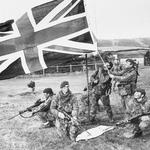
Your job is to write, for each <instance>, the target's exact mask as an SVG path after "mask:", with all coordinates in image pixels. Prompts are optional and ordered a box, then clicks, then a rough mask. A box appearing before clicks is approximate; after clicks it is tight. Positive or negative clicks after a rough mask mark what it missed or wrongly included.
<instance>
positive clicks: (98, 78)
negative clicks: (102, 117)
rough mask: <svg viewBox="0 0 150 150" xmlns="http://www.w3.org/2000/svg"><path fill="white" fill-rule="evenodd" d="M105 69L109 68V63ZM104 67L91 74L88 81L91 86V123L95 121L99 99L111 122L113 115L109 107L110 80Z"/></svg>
mask: <svg viewBox="0 0 150 150" xmlns="http://www.w3.org/2000/svg"><path fill="white" fill-rule="evenodd" d="M106 65H107V68H108V69H109V68H111V66H110V65H109V63H106ZM107 68H106V67H100V68H99V70H97V71H95V72H94V74H92V76H91V78H90V81H91V84H92V86H93V89H92V98H91V109H90V111H91V112H90V115H91V122H93V121H95V117H96V112H97V109H98V105H99V99H100V100H101V102H102V104H103V106H104V109H105V110H106V112H107V115H108V118H109V120H110V121H111V122H113V113H112V109H111V106H110V98H109V95H110V93H111V78H110V77H109V75H108V70H107Z"/></svg>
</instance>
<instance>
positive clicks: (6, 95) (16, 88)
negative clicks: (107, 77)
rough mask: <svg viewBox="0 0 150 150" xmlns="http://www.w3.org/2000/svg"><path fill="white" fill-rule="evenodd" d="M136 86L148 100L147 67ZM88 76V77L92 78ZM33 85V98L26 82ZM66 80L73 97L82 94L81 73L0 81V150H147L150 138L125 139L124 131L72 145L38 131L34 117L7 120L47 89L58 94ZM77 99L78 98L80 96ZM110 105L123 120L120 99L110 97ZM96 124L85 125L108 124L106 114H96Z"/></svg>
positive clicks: (49, 130)
mask: <svg viewBox="0 0 150 150" xmlns="http://www.w3.org/2000/svg"><path fill="white" fill-rule="evenodd" d="M139 72H140V76H139V80H138V86H140V87H143V88H145V89H146V92H147V95H148V96H149V97H150V90H149V87H150V80H149V74H150V69H149V67H141V68H140V71H139ZM91 73H92V72H90V73H89V74H91ZM31 80H34V81H35V82H36V94H35V95H34V94H32V93H31V92H30V89H28V87H27V83H29V81H31ZM63 80H68V81H69V82H70V88H71V90H72V92H73V93H82V92H83V88H84V87H85V86H86V75H85V74H84V73H74V74H64V75H50V76H47V77H43V78H38V77H36V78H32V79H31V78H15V79H10V80H4V81H0V89H1V90H0V97H1V99H0V150H63V149H65V150H70V149H71V150H80V149H86V150H149V147H150V134H148V133H145V136H143V137H142V138H138V139H125V138H123V137H122V136H121V135H122V133H123V132H124V129H123V128H116V129H115V130H113V131H110V132H107V133H105V134H103V135H102V136H99V137H97V138H95V139H91V140H89V141H80V142H78V143H72V142H71V141H70V140H69V139H68V138H66V139H61V138H60V137H59V136H58V135H57V134H56V130H55V128H47V129H39V126H40V123H41V122H40V120H39V119H38V118H37V117H33V118H28V119H24V118H21V117H20V116H18V117H16V118H14V119H12V120H8V118H10V117H12V116H13V115H16V114H18V111H19V110H23V109H25V108H26V107H28V106H30V105H32V104H33V103H34V102H35V101H36V100H37V99H38V98H39V97H41V94H42V90H43V89H44V88H46V87H51V88H53V90H54V92H55V93H57V92H58V91H59V85H60V83H61V81H63ZM79 95H80V94H79ZM111 105H112V108H113V113H114V117H115V120H116V122H117V121H118V120H119V119H120V118H121V117H122V112H121V108H120V100H119V97H118V96H117V95H116V94H114V93H112V95H111ZM98 118H100V120H99V121H97V122H96V123H95V124H92V125H84V127H85V128H87V129H88V128H91V127H95V126H98V125H100V124H108V119H107V116H106V114H105V112H99V114H98Z"/></svg>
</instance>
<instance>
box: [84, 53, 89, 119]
mask: <svg viewBox="0 0 150 150" xmlns="http://www.w3.org/2000/svg"><path fill="white" fill-rule="evenodd" d="M85 62H86V81H87V102H88V120H89V121H90V99H89V72H88V60H87V54H85Z"/></svg>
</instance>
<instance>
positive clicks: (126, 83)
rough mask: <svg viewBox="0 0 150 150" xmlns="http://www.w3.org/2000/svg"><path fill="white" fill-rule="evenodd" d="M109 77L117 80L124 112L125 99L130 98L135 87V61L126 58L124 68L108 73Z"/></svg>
mask: <svg viewBox="0 0 150 150" xmlns="http://www.w3.org/2000/svg"><path fill="white" fill-rule="evenodd" d="M109 75H110V77H111V78H113V79H114V80H117V81H119V84H118V92H119V95H120V96H121V103H122V107H123V110H124V112H125V111H126V99H127V98H130V97H131V96H132V95H133V93H134V90H135V89H136V82H137V71H136V68H135V62H134V61H133V60H132V59H127V60H126V63H125V68H124V69H123V70H122V71H121V72H118V73H115V72H113V74H109Z"/></svg>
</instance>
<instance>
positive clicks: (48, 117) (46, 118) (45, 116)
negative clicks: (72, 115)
mask: <svg viewBox="0 0 150 150" xmlns="http://www.w3.org/2000/svg"><path fill="white" fill-rule="evenodd" d="M37 115H38V116H39V118H40V120H41V121H42V122H43V123H46V122H49V123H50V124H52V125H53V123H54V121H55V118H54V116H53V115H52V114H50V113H49V112H38V114H37Z"/></svg>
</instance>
